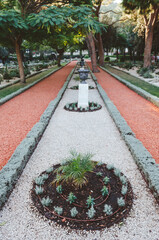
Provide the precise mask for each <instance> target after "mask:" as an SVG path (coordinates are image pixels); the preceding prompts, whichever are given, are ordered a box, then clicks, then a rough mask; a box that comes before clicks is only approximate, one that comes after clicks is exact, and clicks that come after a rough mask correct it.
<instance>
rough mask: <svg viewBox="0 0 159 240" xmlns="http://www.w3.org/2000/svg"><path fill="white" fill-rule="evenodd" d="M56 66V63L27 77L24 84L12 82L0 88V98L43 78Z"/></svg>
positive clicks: (56, 67)
mask: <svg viewBox="0 0 159 240" xmlns="http://www.w3.org/2000/svg"><path fill="white" fill-rule="evenodd" d="M63 65H65V64H63ZM58 68H59V67H58V66H57V65H56V66H53V67H52V68H50V69H47V70H46V71H44V72H41V73H39V74H37V75H34V76H32V77H29V78H27V83H25V84H23V83H16V84H14V85H12V86H8V87H6V88H4V89H1V90H0V98H3V97H6V96H7V95H9V94H11V93H13V92H15V91H17V90H19V89H21V88H23V87H26V86H28V85H29V84H31V83H33V82H35V81H37V80H38V79H40V78H44V77H45V76H46V75H47V74H49V73H51V72H52V71H53V70H56V69H58Z"/></svg>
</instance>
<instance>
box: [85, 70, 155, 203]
mask: <svg viewBox="0 0 159 240" xmlns="http://www.w3.org/2000/svg"><path fill="white" fill-rule="evenodd" d="M89 69H90V68H89ZM102 69H103V68H102ZM103 70H104V69H103ZM90 73H91V76H92V78H93V80H94V81H95V83H96V86H97V89H98V92H99V94H100V96H101V97H102V99H103V101H104V104H105V106H106V108H107V110H108V112H109V114H110V116H111V117H112V119H113V120H114V122H115V124H116V126H117V128H118V130H119V132H120V134H121V137H122V138H123V140H124V141H125V143H126V145H127V146H128V148H129V150H130V152H131V154H132V156H133V159H134V161H135V163H136V164H137V166H138V168H139V170H140V172H141V174H142V175H143V178H144V179H145V181H146V182H147V185H148V187H149V188H150V190H151V192H152V193H153V195H154V197H155V199H156V201H157V203H158V204H159V181H158V179H159V165H158V164H156V162H155V159H154V158H153V157H152V155H151V154H150V153H149V152H148V151H147V149H146V148H145V147H144V146H143V144H142V142H141V141H140V140H138V139H137V138H136V136H135V134H134V132H133V131H132V130H131V128H130V127H129V126H128V124H127V122H126V121H125V119H124V118H123V117H122V116H121V114H120V112H119V111H118V109H117V108H116V106H115V105H114V104H113V102H112V101H111V100H110V98H109V97H108V95H107V94H106V92H105V91H104V89H103V88H102V86H101V85H100V84H99V83H98V82H97V78H96V76H95V75H94V74H93V73H92V71H91V70H90ZM111 75H112V74H111Z"/></svg>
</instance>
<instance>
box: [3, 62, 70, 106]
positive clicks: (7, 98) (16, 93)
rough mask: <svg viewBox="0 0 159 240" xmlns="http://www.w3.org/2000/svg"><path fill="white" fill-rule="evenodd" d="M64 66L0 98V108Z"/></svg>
mask: <svg viewBox="0 0 159 240" xmlns="http://www.w3.org/2000/svg"><path fill="white" fill-rule="evenodd" d="M67 64H69V62H68V63H67ZM67 64H66V65H67ZM66 65H64V66H62V67H58V68H57V69H54V70H53V71H52V72H51V73H48V74H47V75H46V76H45V77H42V78H40V79H38V80H36V81H35V82H33V83H31V84H29V85H28V86H26V87H23V88H20V89H19V90H17V91H15V92H13V93H11V94H9V95H7V96H6V97H4V98H1V99H0V106H1V105H2V104H4V103H6V102H8V101H9V100H11V99H12V98H14V97H16V96H18V95H19V94H21V93H23V92H25V91H26V90H28V89H29V88H31V87H33V86H34V85H35V84H37V83H39V82H41V81H42V80H44V79H45V78H47V77H49V76H50V75H51V74H53V73H55V72H57V71H58V70H60V69H61V68H63V67H65V66H66ZM18 81H19V80H17V82H18ZM17 82H16V83H17ZM11 85H12V84H11Z"/></svg>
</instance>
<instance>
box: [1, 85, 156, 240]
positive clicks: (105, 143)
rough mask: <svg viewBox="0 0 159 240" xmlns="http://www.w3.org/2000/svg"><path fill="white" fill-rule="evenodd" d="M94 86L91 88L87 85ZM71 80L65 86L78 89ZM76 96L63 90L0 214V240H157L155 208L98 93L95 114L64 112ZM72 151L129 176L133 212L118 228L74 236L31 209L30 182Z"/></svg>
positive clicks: (93, 94)
mask: <svg viewBox="0 0 159 240" xmlns="http://www.w3.org/2000/svg"><path fill="white" fill-rule="evenodd" d="M89 83H90V84H91V85H93V86H94V83H93V82H91V80H89ZM76 84H77V82H76V81H74V80H72V81H71V82H70V84H69V87H70V86H72V85H76ZM77 94H78V91H75V90H71V89H67V90H66V92H65V94H64V96H63V99H62V100H61V102H60V104H59V106H58V108H57V110H56V111H55V113H54V115H53V117H52V119H51V121H50V124H49V126H48V127H47V129H46V131H45V133H44V135H43V137H42V139H41V141H40V142H39V144H38V146H37V148H36V150H35V152H34V153H33V155H32V157H31V158H30V160H29V162H28V164H27V166H26V168H25V169H24V172H23V174H22V175H21V177H20V179H19V181H18V183H17V185H16V187H15V189H14V191H13V192H12V194H11V196H10V198H9V200H8V202H7V204H6V205H5V207H4V208H3V210H2V211H1V212H0V239H2V240H37V239H38V240H55V239H58V240H82V239H85V240H95V239H96V240H105V239H107V240H159V206H158V205H157V204H156V203H155V200H154V198H153V196H152V194H151V193H150V191H149V190H148V189H147V188H146V184H145V182H144V180H143V179H142V177H141V174H140V172H139V171H138V169H137V167H136V165H135V163H134V160H133V158H132V156H131V154H130V152H129V151H128V149H127V147H126V145H125V143H124V141H123V140H122V139H121V137H120V134H119V132H118V130H117V128H116V126H115V124H114V122H113V120H112V119H111V117H110V116H109V114H108V112H107V110H106V108H105V106H104V104H103V101H102V100H101V98H100V96H99V94H98V92H97V90H96V89H95V90H90V91H89V100H90V101H96V102H98V103H100V104H102V106H103V108H102V109H101V110H100V111H97V112H91V113H75V112H68V111H65V110H64V109H63V107H64V105H65V104H66V103H68V102H73V101H77ZM71 149H76V150H77V151H78V152H83V153H87V152H91V153H94V154H95V156H94V159H95V160H98V161H103V162H105V163H108V162H109V163H113V164H114V165H115V166H116V167H117V168H120V169H121V170H122V172H123V173H124V174H125V175H126V176H127V177H128V179H129V181H130V182H131V184H132V187H133V192H134V204H133V209H132V210H131V212H130V215H129V217H128V218H127V219H126V220H125V221H124V223H123V224H122V225H114V226H112V227H111V228H109V229H104V230H102V231H95V232H85V231H74V230H68V229H65V228H62V227H60V226H57V225H56V224H55V223H53V224H52V225H50V224H49V222H48V220H45V221H44V220H43V219H41V218H39V217H38V216H37V215H36V214H35V212H33V211H32V210H31V204H32V202H31V199H30V189H31V187H32V181H33V180H34V179H35V178H36V177H37V176H38V175H39V174H40V173H41V172H42V171H44V170H46V169H47V168H49V166H50V165H52V164H56V163H59V162H60V161H61V159H63V158H65V157H67V156H68V155H69V151H70V150H71Z"/></svg>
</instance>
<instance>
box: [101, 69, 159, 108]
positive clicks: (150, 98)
mask: <svg viewBox="0 0 159 240" xmlns="http://www.w3.org/2000/svg"><path fill="white" fill-rule="evenodd" d="M100 68H101V69H102V70H103V71H105V72H107V73H109V74H110V75H111V76H113V77H115V78H116V79H117V80H119V81H120V82H121V83H123V84H124V85H126V86H127V87H128V88H130V89H131V90H133V91H135V92H136V93H137V94H139V95H140V96H142V97H143V98H145V99H146V100H148V101H150V102H152V103H153V104H154V105H156V106H157V107H159V98H158V97H155V96H153V95H152V94H150V93H148V92H146V91H145V90H143V89H141V88H139V87H136V86H135V85H133V84H131V83H129V82H127V81H126V80H124V79H122V78H120V77H118V76H117V75H116V74H114V73H112V72H110V71H108V70H106V69H105V68H103V67H100Z"/></svg>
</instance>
